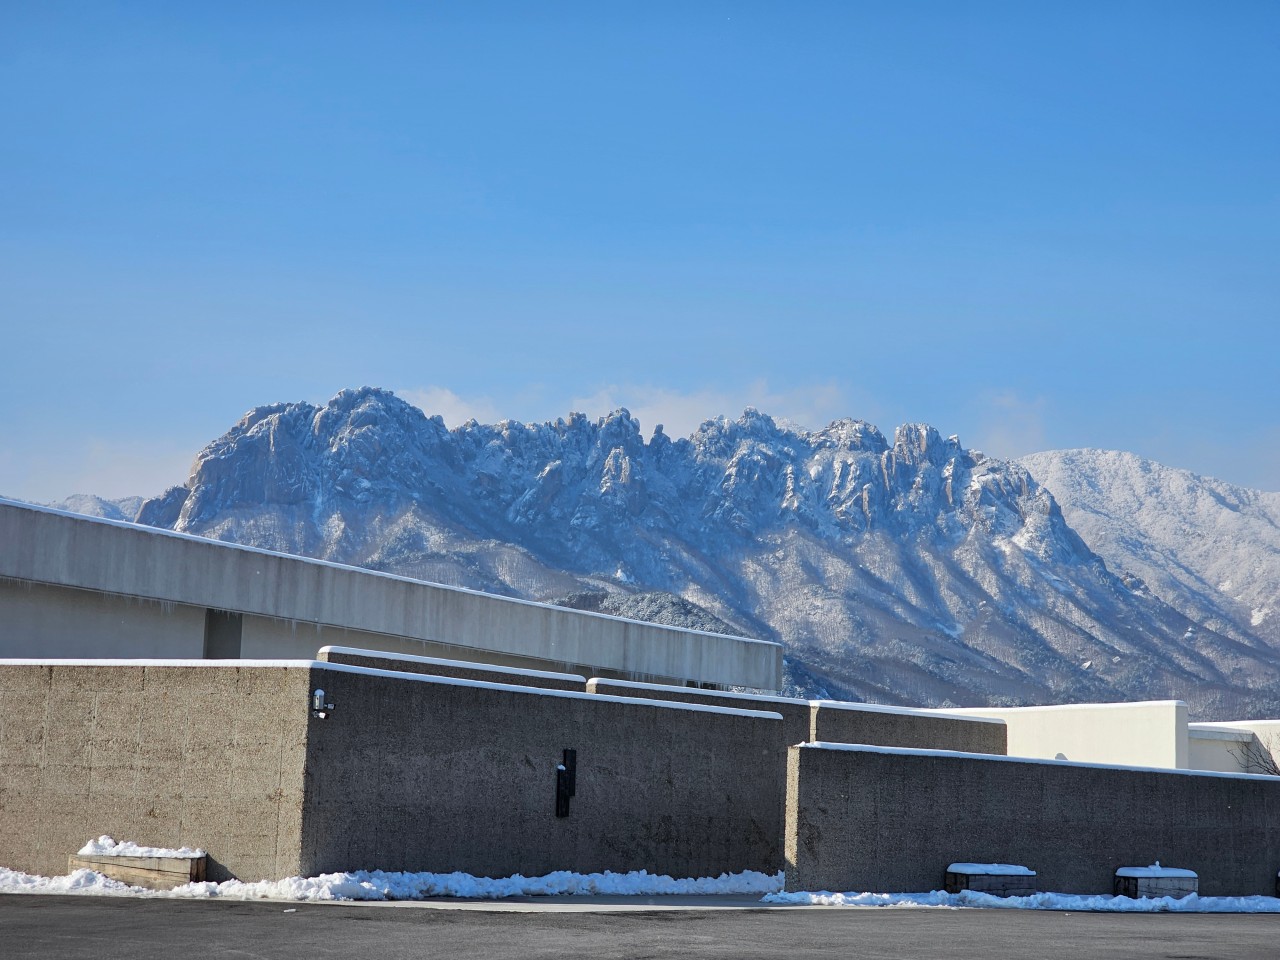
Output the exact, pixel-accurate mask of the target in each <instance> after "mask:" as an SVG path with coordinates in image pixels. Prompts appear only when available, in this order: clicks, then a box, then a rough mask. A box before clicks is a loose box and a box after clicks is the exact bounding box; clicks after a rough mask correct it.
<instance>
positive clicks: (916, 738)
mask: <svg viewBox="0 0 1280 960" xmlns="http://www.w3.org/2000/svg"><path fill="white" fill-rule="evenodd" d="M812 716H813V723H812V726H811V728H810V734H809V736H808V738H807V739H808V740H809V741H826V742H828V743H869V744H875V745H878V746H884V747H916V748H920V749H924V750H960V751H964V752H966V753H998V754H1003V753H1004V752H1005V725H1004V723H1003V722H1001V721H999V720H990V719H986V718H981V717H973V718H969V717H957V716H947V715H944V714H939V713H923V712H921V711H918V710H906V709H897V708H894V707H880V706H876V705H875V704H869V703H862V704H850V703H841V702H838V701H827V700H818V701H814V702H813V704H812Z"/></svg>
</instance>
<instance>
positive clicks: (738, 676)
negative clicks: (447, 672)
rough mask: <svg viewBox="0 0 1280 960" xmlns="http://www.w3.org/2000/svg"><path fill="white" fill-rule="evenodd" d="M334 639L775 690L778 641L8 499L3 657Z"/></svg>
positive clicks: (281, 648)
mask: <svg viewBox="0 0 1280 960" xmlns="http://www.w3.org/2000/svg"><path fill="white" fill-rule="evenodd" d="M326 645H334V646H348V647H361V648H367V649H373V650H383V651H386V652H390V653H405V654H415V655H420V656H428V657H438V658H444V659H452V660H470V661H477V662H483V663H493V664H499V665H505V666H514V667H524V668H529V669H534V670H543V671H550V672H561V673H571V674H581V675H584V676H588V677H594V676H600V677H618V678H623V679H632V680H661V681H663V682H666V683H677V684H694V685H706V686H712V687H722V686H731V685H732V686H740V687H751V688H758V689H763V690H776V689H777V688H778V686H779V685H780V683H781V674H782V648H781V647H780V646H779V645H778V644H776V643H770V642H766V641H758V640H749V639H746V638H743V637H729V636H722V635H719V634H712V633H700V632H697V631H692V630H681V629H676V628H673V627H664V626H659V625H657V624H651V623H640V622H637V621H631V620H623V619H620V618H617V617H609V616H604V615H601V614H595V613H584V612H582V611H578V610H569V609H566V608H563V607H556V606H552V605H549V604H541V603H529V602H526V601H522V600H513V599H507V598H503V597H495V596H492V595H489V594H484V593H478V592H476V591H473V590H464V589H460V588H456V587H446V586H440V585H437V584H430V583H424V582H422V581H418V580H410V579H408V578H405V577H396V576H391V575H388V574H382V573H377V572H374V571H369V570H363V569H359V568H356V567H347V566H342V565H340V564H333V563H325V562H322V561H319V560H309V559H305V558H301V557H292V556H288V555H285V554H279V553H272V552H269V551H265V550H257V549H253V548H248V547H241V546H236V545H233V544H227V543H221V542H219V541H215V540H206V539H204V538H201V537H192V536H187V535H183V534H176V533H172V532H169V531H163V530H156V529H154V528H151V527H143V526H138V525H135V524H128V523H119V522H113V521H109V520H101V519H97V518H89V517H82V516H79V515H76V514H69V513H62V512H59V511H55V510H49V509H45V508H40V507H34V506H31V505H29V504H21V503H15V502H12V501H6V500H0V657H46V658H47V657H72V658H74V657H93V658H97V657H106V658H134V657H136V658H148V659H155V658H173V659H201V658H203V659H237V658H246V659H255V658H259V659H260V658H272V659H279V658H287V659H310V658H312V657H313V656H314V655H315V651H316V649H317V648H319V647H322V646H326Z"/></svg>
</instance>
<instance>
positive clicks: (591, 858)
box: [302, 668, 783, 877]
mask: <svg viewBox="0 0 1280 960" xmlns="http://www.w3.org/2000/svg"><path fill="white" fill-rule="evenodd" d="M317 677H318V679H317V681H316V682H317V683H319V684H320V685H321V686H322V687H323V688H324V690H325V691H326V693H327V694H328V698H329V699H330V700H332V702H333V703H334V705H335V709H334V711H333V713H332V714H331V715H330V717H329V718H328V719H326V720H323V721H317V722H315V723H314V724H313V728H312V732H311V736H310V737H309V739H308V741H307V783H306V798H307V801H306V808H305V811H304V818H303V834H304V841H303V856H302V861H303V868H304V870H305V871H306V872H308V873H317V872H322V871H327V870H339V869H352V868H370V869H375V868H376V869H383V870H413V871H422V870H430V871H453V870H462V871H466V872H468V873H473V874H478V875H484V876H507V875H510V874H512V873H523V874H525V875H536V874H544V873H547V872H550V871H554V870H577V871H583V872H592V871H600V870H614V871H626V870H640V869H645V870H649V871H651V872H654V871H656V872H660V873H668V874H671V875H672V876H677V877H680V876H704V875H709V874H710V875H717V874H720V873H722V872H724V871H737V870H747V869H752V870H762V871H770V872H771V871H775V870H777V869H779V867H780V863H781V857H782V851H781V845H780V841H781V837H780V834H779V830H778V824H777V818H778V812H779V810H780V809H781V806H782V796H783V794H782V791H783V783H782V778H781V777H780V776H777V775H774V771H777V770H779V769H780V766H779V764H778V761H777V750H778V745H779V743H780V737H779V736H778V734H777V732H776V731H775V728H776V727H778V726H779V725H780V723H781V721H780V719H779V718H778V717H777V716H776V715H769V714H765V715H760V714H756V715H751V714H746V715H744V714H741V713H737V714H733V713H720V712H708V711H706V710H696V709H689V708H683V707H679V706H675V705H672V706H661V705H653V704H650V703H645V702H640V701H635V702H630V701H623V702H618V701H615V700H612V699H604V698H601V697H594V696H589V695H587V694H572V693H559V692H551V691H548V692H547V693H542V694H539V693H532V692H525V691H519V690H513V689H510V688H504V687H492V686H477V685H473V684H468V683H465V682H449V681H445V680H437V679H434V678H428V677H404V678H403V679H400V678H389V677H385V676H371V675H368V674H364V673H360V672H359V671H353V670H348V671H345V672H344V671H342V670H341V668H331V669H330V670H318V671H317ZM566 748H569V749H574V750H576V751H577V785H576V795H575V796H574V797H573V798H572V800H571V801H570V815H569V816H568V817H565V818H558V817H557V816H556V815H555V814H556V776H557V773H556V766H557V764H559V763H560V762H561V760H562V759H563V755H564V754H563V751H564V750H565V749H566Z"/></svg>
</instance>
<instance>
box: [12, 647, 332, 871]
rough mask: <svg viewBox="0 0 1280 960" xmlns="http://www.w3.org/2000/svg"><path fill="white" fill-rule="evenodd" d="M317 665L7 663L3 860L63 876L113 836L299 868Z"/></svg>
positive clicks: (233, 864)
mask: <svg viewBox="0 0 1280 960" xmlns="http://www.w3.org/2000/svg"><path fill="white" fill-rule="evenodd" d="M310 672H311V671H310V669H309V667H307V666H303V667H300V668H291V669H283V668H278V667H255V666H248V665H246V666H146V667H143V666H111V667H103V666H66V665H44V666H13V665H2V664H0V865H3V866H6V867H10V868H13V869H18V870H24V871H27V872H34V873H40V874H46V875H51V874H54V875H56V874H62V873H65V872H66V869H67V856H68V855H69V854H72V853H75V852H76V851H77V850H79V849H80V847H81V846H83V845H84V843H85V842H86V841H87V840H90V839H93V838H95V837H98V836H100V835H102V834H110V835H111V836H113V837H115V838H116V839H118V840H134V841H136V842H138V843H142V844H146V845H151V846H162V847H180V846H194V847H203V848H205V849H206V850H208V851H209V853H210V856H211V860H210V863H209V874H208V876H209V879H211V880H222V879H226V878H228V877H230V876H238V877H241V878H243V879H248V880H257V879H261V878H263V877H285V876H292V875H294V874H296V873H297V872H298V869H299V866H300V864H299V859H298V852H299V849H300V838H301V824H302V818H301V814H302V787H303V758H304V746H303V743H304V740H305V736H306V725H307V720H308V712H307V691H308V688H309V676H310Z"/></svg>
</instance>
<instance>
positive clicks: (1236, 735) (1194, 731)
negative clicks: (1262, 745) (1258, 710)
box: [1187, 724, 1254, 743]
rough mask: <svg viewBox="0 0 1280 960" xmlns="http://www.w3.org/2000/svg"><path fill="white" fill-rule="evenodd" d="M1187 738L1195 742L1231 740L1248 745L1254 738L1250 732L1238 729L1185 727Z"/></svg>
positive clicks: (1189, 725)
mask: <svg viewBox="0 0 1280 960" xmlns="http://www.w3.org/2000/svg"><path fill="white" fill-rule="evenodd" d="M1187 736H1188V737H1191V738H1193V739H1195V740H1231V741H1234V742H1236V743H1248V742H1249V741H1250V740H1252V739H1253V738H1254V733H1253V731H1252V730H1242V729H1240V728H1238V727H1208V726H1195V725H1192V724H1188V725H1187Z"/></svg>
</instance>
